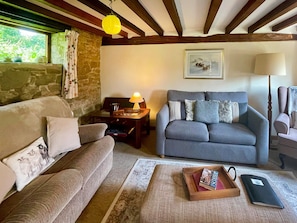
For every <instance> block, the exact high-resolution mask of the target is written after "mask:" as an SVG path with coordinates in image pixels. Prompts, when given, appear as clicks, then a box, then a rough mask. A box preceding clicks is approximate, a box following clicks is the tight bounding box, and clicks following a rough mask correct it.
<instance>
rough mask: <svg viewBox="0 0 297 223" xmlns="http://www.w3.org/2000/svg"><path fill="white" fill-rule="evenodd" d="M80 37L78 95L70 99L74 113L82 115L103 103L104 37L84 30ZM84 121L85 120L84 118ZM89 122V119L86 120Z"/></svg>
mask: <svg viewBox="0 0 297 223" xmlns="http://www.w3.org/2000/svg"><path fill="white" fill-rule="evenodd" d="M76 31H77V32H79V37H78V46H77V49H78V54H77V57H78V60H77V62H78V64H77V78H78V97H77V98H75V99H71V100H68V102H69V103H70V106H71V108H72V110H73V112H74V115H75V116H77V117H81V116H83V115H86V114H88V113H89V112H91V111H94V110H95V109H96V108H98V107H99V106H100V103H101V83H100V47H101V43H102V37H101V36H97V35H95V34H91V33H89V32H85V31H82V30H76ZM82 122H84V121H83V120H82ZM86 122H87V121H86Z"/></svg>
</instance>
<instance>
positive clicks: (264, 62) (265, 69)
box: [254, 53, 286, 75]
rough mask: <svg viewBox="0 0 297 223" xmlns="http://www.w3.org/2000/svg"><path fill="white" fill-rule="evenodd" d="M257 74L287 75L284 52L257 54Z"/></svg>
mask: <svg viewBox="0 0 297 223" xmlns="http://www.w3.org/2000/svg"><path fill="white" fill-rule="evenodd" d="M254 72H255V74H260V75H286V63H285V56H284V54H283V53H265V54H258V55H256V62H255V71H254Z"/></svg>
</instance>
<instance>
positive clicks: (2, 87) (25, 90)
mask: <svg viewBox="0 0 297 223" xmlns="http://www.w3.org/2000/svg"><path fill="white" fill-rule="evenodd" d="M61 83H62V66H61V65H57V64H31V63H0V105H6V104H9V103H13V102H18V101H24V100H29V99H33V98H38V97H44V96H51V95H61Z"/></svg>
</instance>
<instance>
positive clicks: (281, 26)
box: [272, 15, 297, 32]
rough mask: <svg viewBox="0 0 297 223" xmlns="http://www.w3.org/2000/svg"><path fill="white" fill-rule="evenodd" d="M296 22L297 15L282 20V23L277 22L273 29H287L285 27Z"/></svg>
mask: <svg viewBox="0 0 297 223" xmlns="http://www.w3.org/2000/svg"><path fill="white" fill-rule="evenodd" d="M296 23H297V15H295V16H293V17H291V18H289V19H286V20H285V21H282V22H280V23H278V24H276V25H274V26H272V31H275V32H277V31H280V30H282V29H285V28H287V27H289V26H292V25H294V24H296Z"/></svg>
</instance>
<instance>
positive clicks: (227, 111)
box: [219, 101, 233, 123]
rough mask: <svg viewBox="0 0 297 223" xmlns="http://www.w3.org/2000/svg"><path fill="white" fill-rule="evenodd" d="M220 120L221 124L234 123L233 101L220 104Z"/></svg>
mask: <svg viewBox="0 0 297 223" xmlns="http://www.w3.org/2000/svg"><path fill="white" fill-rule="evenodd" d="M219 118H220V122H226V123H232V120H233V117H232V103H231V101H220V102H219Z"/></svg>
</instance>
